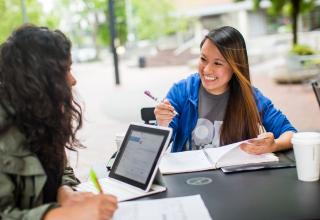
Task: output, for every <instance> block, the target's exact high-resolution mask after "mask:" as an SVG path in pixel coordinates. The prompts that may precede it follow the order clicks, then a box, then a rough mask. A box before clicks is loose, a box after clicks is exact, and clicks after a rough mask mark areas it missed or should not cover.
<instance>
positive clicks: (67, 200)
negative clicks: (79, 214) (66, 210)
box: [57, 186, 94, 206]
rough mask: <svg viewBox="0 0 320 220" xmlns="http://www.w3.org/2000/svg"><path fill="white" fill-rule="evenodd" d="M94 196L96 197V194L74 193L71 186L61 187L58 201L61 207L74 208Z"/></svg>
mask: <svg viewBox="0 0 320 220" xmlns="http://www.w3.org/2000/svg"><path fill="white" fill-rule="evenodd" d="M92 196H94V194H93V193H90V192H77V191H73V189H71V187H69V186H61V187H60V188H59V189H58V195H57V200H58V203H59V204H60V205H61V206H73V205H75V204H77V203H79V202H83V201H85V200H86V199H88V198H89V197H92Z"/></svg>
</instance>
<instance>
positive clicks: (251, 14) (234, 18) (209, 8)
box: [172, 0, 320, 38]
mask: <svg viewBox="0 0 320 220" xmlns="http://www.w3.org/2000/svg"><path fill="white" fill-rule="evenodd" d="M172 3H173V4H174V5H175V7H176V10H177V12H178V14H179V15H181V16H187V17H194V18H197V21H198V23H197V24H196V26H197V27H196V29H199V28H204V29H208V30H210V29H213V28H216V27H219V26H223V25H231V26H234V27H235V28H237V29H238V30H239V31H240V32H241V33H242V34H243V35H244V36H245V37H249V38H251V37H255V36H261V35H265V34H273V33H277V32H282V31H285V30H283V29H284V28H285V26H288V24H289V20H288V19H286V18H281V17H280V18H273V17H271V16H269V15H268V14H267V8H268V7H270V5H271V3H270V1H268V0H264V1H262V2H261V3H260V9H258V10H254V9H253V1H251V0H247V1H241V2H234V1H233V0H173V1H172ZM316 4H317V7H316V8H315V9H314V10H313V11H312V12H311V13H309V14H305V15H303V16H301V17H300V21H299V26H300V27H299V30H304V31H308V30H313V29H316V28H320V1H319V0H318V1H317V2H316Z"/></svg>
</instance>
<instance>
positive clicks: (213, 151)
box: [204, 141, 242, 168]
mask: <svg viewBox="0 0 320 220" xmlns="http://www.w3.org/2000/svg"><path fill="white" fill-rule="evenodd" d="M241 143H242V141H241V142H237V143H234V144H229V145H225V146H221V147H215V148H206V149H204V151H206V152H207V155H208V156H209V160H210V162H211V163H212V164H213V167H214V168H219V166H217V163H218V161H219V160H220V158H222V157H223V156H224V155H225V154H227V153H228V152H229V151H230V150H231V149H233V148H235V147H238V146H239V145H240V144H241Z"/></svg>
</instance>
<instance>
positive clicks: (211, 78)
mask: <svg viewBox="0 0 320 220" xmlns="http://www.w3.org/2000/svg"><path fill="white" fill-rule="evenodd" d="M204 79H205V80H216V79H218V77H216V76H204Z"/></svg>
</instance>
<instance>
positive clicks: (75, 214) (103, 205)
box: [44, 194, 118, 220]
mask: <svg viewBox="0 0 320 220" xmlns="http://www.w3.org/2000/svg"><path fill="white" fill-rule="evenodd" d="M117 208H118V201H117V198H116V197H114V196H112V195H106V194H99V195H92V196H89V197H87V199H85V200H84V201H82V202H76V203H74V204H73V205H71V206H61V207H59V208H54V209H51V210H49V212H47V214H46V215H45V216H44V220H55V219H59V220H69V219H77V220H88V219H92V220H109V219H112V216H113V214H114V212H115V210H116V209H117Z"/></svg>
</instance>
